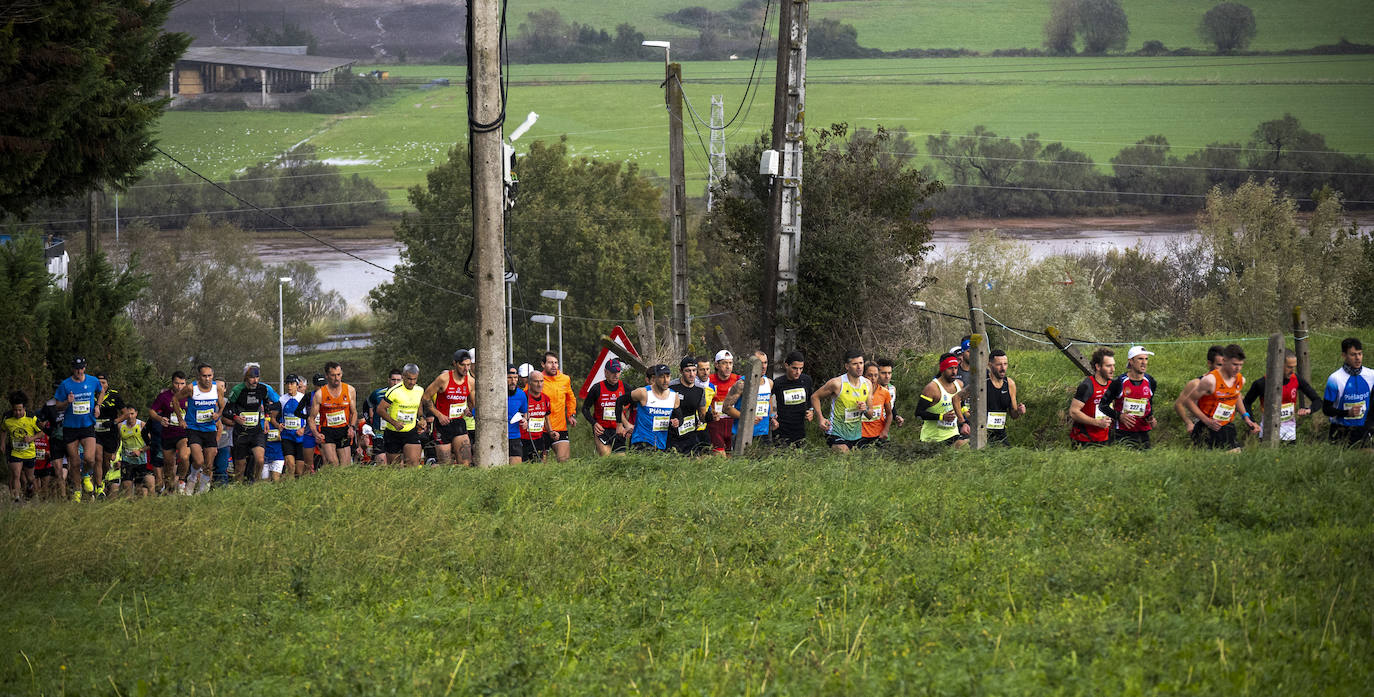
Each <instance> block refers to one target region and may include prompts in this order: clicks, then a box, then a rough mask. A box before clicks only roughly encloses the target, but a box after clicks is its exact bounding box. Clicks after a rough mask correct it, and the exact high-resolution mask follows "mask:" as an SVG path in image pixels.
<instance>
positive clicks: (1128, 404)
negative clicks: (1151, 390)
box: [1121, 397, 1148, 416]
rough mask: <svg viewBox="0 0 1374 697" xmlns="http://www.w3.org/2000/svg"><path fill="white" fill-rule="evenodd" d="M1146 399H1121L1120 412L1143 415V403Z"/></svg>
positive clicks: (1144, 403) (1145, 402)
mask: <svg viewBox="0 0 1374 697" xmlns="http://www.w3.org/2000/svg"><path fill="white" fill-rule="evenodd" d="M1147 402H1148V400H1144V399H1135V398H1131V397H1127V398H1125V399H1123V400H1121V413H1123V414H1135V415H1136V416H1144V415H1145V405H1146V404H1147Z"/></svg>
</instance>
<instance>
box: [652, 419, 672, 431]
mask: <svg viewBox="0 0 1374 697" xmlns="http://www.w3.org/2000/svg"><path fill="white" fill-rule="evenodd" d="M668 419H669V417H667V416H655V417H654V430H655V431H666V430H668Z"/></svg>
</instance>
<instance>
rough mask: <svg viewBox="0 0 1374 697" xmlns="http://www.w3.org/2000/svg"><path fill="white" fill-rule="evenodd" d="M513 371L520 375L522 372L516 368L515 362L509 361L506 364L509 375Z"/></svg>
mask: <svg viewBox="0 0 1374 697" xmlns="http://www.w3.org/2000/svg"><path fill="white" fill-rule="evenodd" d="M511 373H515V374H516V375H519V374H520V371H519V370H517V369H516V368H515V364H514V363H507V364H506V374H507V375H509V374H511Z"/></svg>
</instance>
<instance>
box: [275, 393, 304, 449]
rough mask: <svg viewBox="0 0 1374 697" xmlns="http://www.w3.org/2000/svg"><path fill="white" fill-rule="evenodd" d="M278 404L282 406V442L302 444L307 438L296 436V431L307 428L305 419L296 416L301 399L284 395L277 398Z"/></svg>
mask: <svg viewBox="0 0 1374 697" xmlns="http://www.w3.org/2000/svg"><path fill="white" fill-rule="evenodd" d="M277 403H278V404H280V405H281V425H282V432H281V437H282V440H285V441H290V442H292V443H299V442H301V440H302V439H303V438H305V436H298V435H296V431H297V430H299V429H301V428H303V427H304V426H305V418H304V417H302V416H299V415H297V414H296V410H297V408H299V407H300V405H301V397H300V396H295V397H293V396H291V395H289V394H284V395H281V396H279V397H277ZM306 430H307V431H309V429H306Z"/></svg>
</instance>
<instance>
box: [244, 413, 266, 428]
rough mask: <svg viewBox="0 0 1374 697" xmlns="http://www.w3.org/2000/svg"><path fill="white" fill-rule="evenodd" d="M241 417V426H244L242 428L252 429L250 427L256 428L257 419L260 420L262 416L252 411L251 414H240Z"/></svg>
mask: <svg viewBox="0 0 1374 697" xmlns="http://www.w3.org/2000/svg"><path fill="white" fill-rule="evenodd" d="M242 416H243V425H244V426H247V427H248V428H252V427H254V426H257V425H258V419H260V418H262V415H261V414H259V413H258V412H256V411H253V412H246V413H244V414H242Z"/></svg>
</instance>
